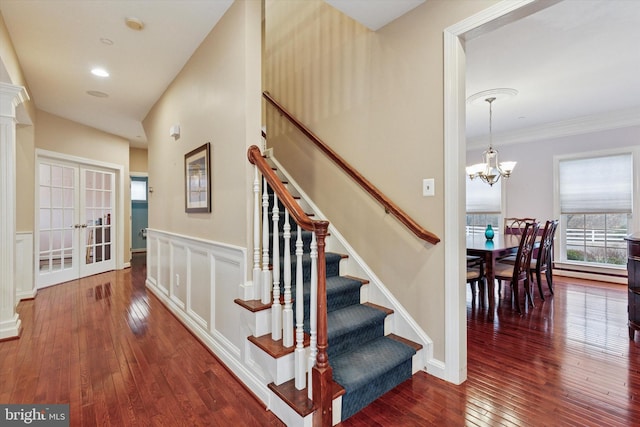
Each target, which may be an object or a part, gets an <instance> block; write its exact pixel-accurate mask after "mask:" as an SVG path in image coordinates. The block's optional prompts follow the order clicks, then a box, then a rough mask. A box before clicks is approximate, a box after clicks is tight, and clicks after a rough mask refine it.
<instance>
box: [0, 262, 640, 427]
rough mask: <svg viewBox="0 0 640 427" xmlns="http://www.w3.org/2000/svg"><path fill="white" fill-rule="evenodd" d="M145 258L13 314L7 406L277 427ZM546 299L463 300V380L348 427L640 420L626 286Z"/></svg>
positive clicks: (399, 399) (5, 379) (139, 421)
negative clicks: (153, 283) (525, 303)
mask: <svg viewBox="0 0 640 427" xmlns="http://www.w3.org/2000/svg"><path fill="white" fill-rule="evenodd" d="M141 260H143V258H140V257H139V256H138V257H136V258H134V262H133V267H132V268H131V269H129V270H124V271H118V272H111V273H106V274H101V275H96V276H92V277H89V278H86V279H82V280H78V281H73V282H69V283H66V284H63V285H58V286H54V287H50V288H47V289H43V290H41V291H40V292H39V293H38V296H37V297H36V299H35V300H31V301H23V302H21V303H20V304H19V306H18V312H19V313H20V317H21V319H22V324H23V333H22V336H21V338H20V339H18V340H11V341H5V342H0V402H2V403H70V415H71V417H70V418H71V425H73V426H94V425H102V426H130V425H131V426H134V425H140V426H147V425H152V426H155V425H158V426H160V425H162V426H199V425H201V426H228V425H231V424H236V425H238V426H264V425H273V426H281V425H283V424H282V423H281V422H280V421H279V420H278V419H277V418H276V417H275V416H274V415H273V414H272V413H271V412H269V411H267V410H266V409H265V408H264V405H262V403H260V402H259V401H258V400H256V399H255V398H254V396H252V395H251V394H250V393H249V392H248V391H247V390H246V389H245V388H244V387H242V386H241V385H239V383H238V382H237V380H236V379H235V378H234V377H233V375H231V374H230V372H229V371H227V370H226V369H225V368H224V366H222V365H221V364H220V363H219V362H218V360H217V359H216V358H215V357H214V356H212V355H211V353H209V351H207V350H206V349H205V348H204V347H203V346H202V345H201V344H200V343H199V342H198V341H197V340H196V339H195V338H194V337H193V336H192V335H191V334H190V333H189V332H188V331H187V330H186V329H185V328H184V327H183V326H182V325H181V324H180V323H179V322H178V320H177V319H176V318H175V317H173V316H172V315H171V314H170V313H169V312H168V311H167V310H166V309H165V308H164V307H163V306H162V304H161V303H160V302H159V301H158V300H157V299H156V298H155V297H154V296H152V295H151V294H149V293H147V292H146V290H145V288H144V277H145V270H144V264H143V263H141V262H140V261H141ZM536 292H537V291H536ZM546 294H547V300H546V301H545V302H542V301H540V299H539V298H536V307H535V308H527V309H526V312H525V315H524V316H522V317H520V316H518V315H517V314H516V313H515V311H514V310H513V309H512V308H511V306H510V303H509V297H508V296H507V297H505V298H501V299H499V300H498V304H497V307H496V308H495V309H494V310H493V311H492V312H491V313H489V312H488V310H487V309H484V308H481V307H478V306H476V305H475V304H472V303H471V294H470V292H468V294H467V318H468V321H467V324H468V366H467V369H468V380H467V381H466V382H465V383H464V384H462V385H459V386H456V385H453V384H449V383H446V382H444V381H442V380H439V379H437V378H435V377H432V376H429V375H427V374H425V373H418V374H416V375H414V376H413V378H412V379H410V380H408V381H406V382H404V383H403V384H401V385H400V386H399V387H397V388H396V389H394V390H392V391H390V392H389V393H387V394H386V395H384V396H383V397H382V398H380V399H378V400H377V401H376V402H374V403H373V404H371V405H370V406H368V407H367V408H365V409H364V410H363V411H362V412H360V413H358V414H356V415H354V416H353V417H351V418H350V419H349V420H347V421H345V422H343V423H341V425H342V426H367V427H370V426H385V427H386V426H425V425H437V426H462V425H480V426H495V425H506V426H511V425H513V426H531V425H535V426H540V425H549V426H551V425H552V426H558V425H580V426H604V425H606V426H628V425H633V424H637V422H638V421H637V420H640V350H639V349H640V336H638V337H636V340H635V341H629V337H628V331H627V326H626V325H627V311H626V307H627V302H626V297H627V294H626V287H624V286H621V285H607V284H602V283H596V282H593V283H582V284H580V283H576V281H571V282H569V281H567V280H566V279H564V280H563V278H560V277H557V278H556V283H555V295H554V296H550V295H549V293H548V291H547V292H546ZM637 335H640V334H637Z"/></svg>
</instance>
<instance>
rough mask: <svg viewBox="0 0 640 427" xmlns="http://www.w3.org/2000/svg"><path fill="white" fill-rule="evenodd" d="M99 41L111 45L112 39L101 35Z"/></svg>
mask: <svg viewBox="0 0 640 427" xmlns="http://www.w3.org/2000/svg"><path fill="white" fill-rule="evenodd" d="M100 42H101V43H102V44H106V45H109V46H111V45H112V44H113V40H111V39H108V38H106V37H101V38H100Z"/></svg>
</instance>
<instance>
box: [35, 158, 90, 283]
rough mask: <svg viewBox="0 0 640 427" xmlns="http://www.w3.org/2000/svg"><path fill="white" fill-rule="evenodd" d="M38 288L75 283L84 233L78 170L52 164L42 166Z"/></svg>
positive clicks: (37, 245)
mask: <svg viewBox="0 0 640 427" xmlns="http://www.w3.org/2000/svg"><path fill="white" fill-rule="evenodd" d="M38 172H39V173H38V175H39V179H38V180H39V192H38V208H39V219H38V225H39V226H38V232H37V233H36V239H37V243H36V247H38V248H39V252H38V254H39V257H38V260H39V261H38V287H39V288H40V287H44V286H49V285H53V284H56V283H62V282H66V281H69V280H73V279H75V278H76V277H77V276H78V273H77V271H76V270H77V262H78V261H77V259H78V250H79V249H78V246H77V245H76V241H77V239H78V234H79V232H80V228H79V227H80V226H79V224H78V222H79V215H78V210H77V207H78V203H79V202H78V196H79V193H78V181H79V180H78V170H77V168H74V167H71V166H67V165H63V164H57V163H50V162H44V161H42V162H40V163H39V166H38Z"/></svg>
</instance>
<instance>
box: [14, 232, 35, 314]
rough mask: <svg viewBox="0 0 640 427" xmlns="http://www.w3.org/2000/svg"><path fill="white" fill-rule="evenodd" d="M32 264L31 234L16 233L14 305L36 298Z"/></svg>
mask: <svg viewBox="0 0 640 427" xmlns="http://www.w3.org/2000/svg"><path fill="white" fill-rule="evenodd" d="M34 268H35V267H34V264H33V233H31V232H19V233H16V274H15V279H16V303H17V302H18V301H20V300H22V299H29V298H34V297H35V296H36V285H35V282H34V280H33V278H34V273H33V272H34V270H33V269H34Z"/></svg>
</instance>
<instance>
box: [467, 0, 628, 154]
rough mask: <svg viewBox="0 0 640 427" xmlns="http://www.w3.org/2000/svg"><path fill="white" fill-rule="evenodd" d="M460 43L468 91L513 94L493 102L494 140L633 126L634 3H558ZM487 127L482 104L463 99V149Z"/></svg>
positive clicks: (584, 0) (486, 112)
mask: <svg viewBox="0 0 640 427" xmlns="http://www.w3.org/2000/svg"><path fill="white" fill-rule="evenodd" d="M465 48H466V66H467V88H466V89H467V96H470V95H472V94H475V93H478V92H482V91H485V90H489V89H494V88H513V89H516V90H517V91H518V94H517V95H516V96H515V97H513V98H509V99H505V100H504V102H503V100H500V99H497V100H496V101H495V102H494V103H493V133H494V142H496V143H503V144H506V143H510V142H522V141H526V140H534V139H537V137H538V136H546V137H553V136H562V135H568V134H578V133H581V132H590V131H593V130H598V129H607V128H613V127H620V126H628V125H640V78H639V75H640V1H637V0H565V1H562V2H559V3H557V4H555V5H552V6H550V7H548V8H546V9H543V10H541V11H540V12H538V13H535V14H533V15H530V16H528V17H525V18H522V19H520V20H518V21H515V22H513V23H510V24H507V25H505V26H503V27H501V28H498V29H497V30H494V31H492V32H489V33H487V34H484V35H482V36H479V37H477V38H475V39H472V40H469V41H468V42H467V43H466V46H465ZM488 128H489V106H488V104H487V103H486V102H484V101H481V102H478V103H477V105H476V104H473V105H472V104H469V103H467V138H468V141H467V142H468V146H469V147H473V146H474V145H479V144H484V145H486V138H482V136H486V135H487V134H488ZM482 139H484V142H482Z"/></svg>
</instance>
